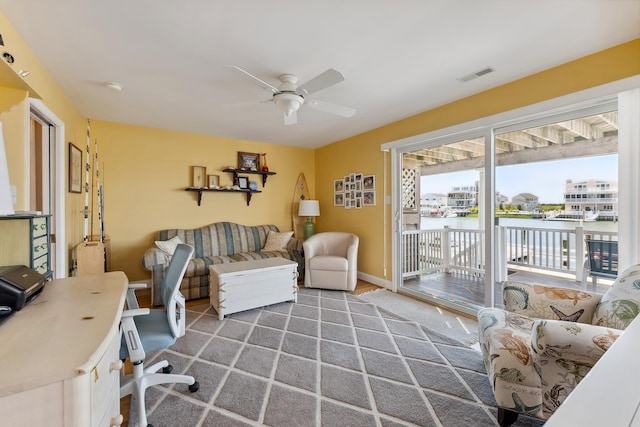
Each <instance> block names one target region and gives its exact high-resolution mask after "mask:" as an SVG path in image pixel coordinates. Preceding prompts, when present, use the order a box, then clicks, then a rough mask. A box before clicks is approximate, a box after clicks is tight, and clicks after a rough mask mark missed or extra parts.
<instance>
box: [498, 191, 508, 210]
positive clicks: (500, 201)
mask: <svg viewBox="0 0 640 427" xmlns="http://www.w3.org/2000/svg"><path fill="white" fill-rule="evenodd" d="M507 202H509V198H508V197H507V196H505V195H504V194H500V192H499V191H496V206H497V207H502V206H503V205H504V204H506V203H507Z"/></svg>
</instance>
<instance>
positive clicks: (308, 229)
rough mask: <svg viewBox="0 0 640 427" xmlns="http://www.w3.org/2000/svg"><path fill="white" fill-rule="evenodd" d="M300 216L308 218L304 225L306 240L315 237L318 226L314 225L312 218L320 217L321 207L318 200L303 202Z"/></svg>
mask: <svg viewBox="0 0 640 427" xmlns="http://www.w3.org/2000/svg"><path fill="white" fill-rule="evenodd" d="M298 216H306V217H308V218H307V222H305V223H304V240H307V239H308V238H309V237H311V236H313V235H314V233H315V232H316V225H315V224H314V223H313V219H312V218H311V217H312V216H320V205H319V204H318V201H317V200H301V201H300V209H298Z"/></svg>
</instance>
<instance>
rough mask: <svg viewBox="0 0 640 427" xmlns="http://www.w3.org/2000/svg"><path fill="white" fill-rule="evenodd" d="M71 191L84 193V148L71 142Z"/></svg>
mask: <svg viewBox="0 0 640 427" xmlns="http://www.w3.org/2000/svg"><path fill="white" fill-rule="evenodd" d="M69 192H70V193H82V150H80V149H79V148H78V147H76V146H75V145H73V143H72V142H70V143H69Z"/></svg>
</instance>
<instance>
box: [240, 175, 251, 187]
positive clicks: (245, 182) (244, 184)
mask: <svg viewBox="0 0 640 427" xmlns="http://www.w3.org/2000/svg"><path fill="white" fill-rule="evenodd" d="M238 187H240V189H241V190H248V189H249V177H246V176H239V177H238Z"/></svg>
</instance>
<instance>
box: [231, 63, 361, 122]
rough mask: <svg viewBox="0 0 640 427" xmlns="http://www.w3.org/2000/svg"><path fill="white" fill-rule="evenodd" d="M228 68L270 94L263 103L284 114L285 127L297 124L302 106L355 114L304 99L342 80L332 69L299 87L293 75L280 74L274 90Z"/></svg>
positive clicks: (264, 83)
mask: <svg viewBox="0 0 640 427" xmlns="http://www.w3.org/2000/svg"><path fill="white" fill-rule="evenodd" d="M230 67H231V68H234V69H236V70H238V71H240V72H241V73H243V74H244V75H246V76H248V77H250V78H251V79H252V81H253V82H254V83H255V84H256V85H258V86H259V87H260V88H262V89H264V90H266V91H267V92H269V93H270V94H271V99H270V100H269V101H263V102H271V101H272V102H273V103H274V104H275V105H276V108H278V110H280V111H281V112H282V113H283V114H284V124H285V125H294V124H296V123H297V122H298V117H297V112H298V110H299V109H300V107H302V106H303V105H307V106H309V107H310V108H313V109H316V110H320V111H324V112H326V113H331V114H336V115H338V116H342V117H351V116H353V115H354V114H355V112H356V110H354V109H353V108H349V107H344V106H341V105H336V104H331V103H329V102H324V101H318V100H315V99H305V96H307V95H310V94H312V93H315V92H319V91H321V90H323V89H326V88H328V87H329V86H333V85H335V84H338V83H340V82H341V81H343V80H344V76H343V75H342V74H341V73H340V72H339V71H336V70H334V69H332V68H330V69H328V70H327V71H325V72H324V73H321V74H319V75H317V76H316V77H314V78H313V79H311V80H309V81H308V82H306V83H304V84H302V85H301V86H297V85H296V84H297V83H298V77H296V76H295V75H293V74H282V75H281V76H280V77H279V79H280V85H279V86H278V87H277V88H276V87H275V86H272V85H271V84H269V83H267V82H265V81H264V80H262V79H260V78H258V77H256V76H254V75H253V74H251V73H249V72H247V71H245V70H243V69H242V68H240V67H237V66H235V65H230Z"/></svg>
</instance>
